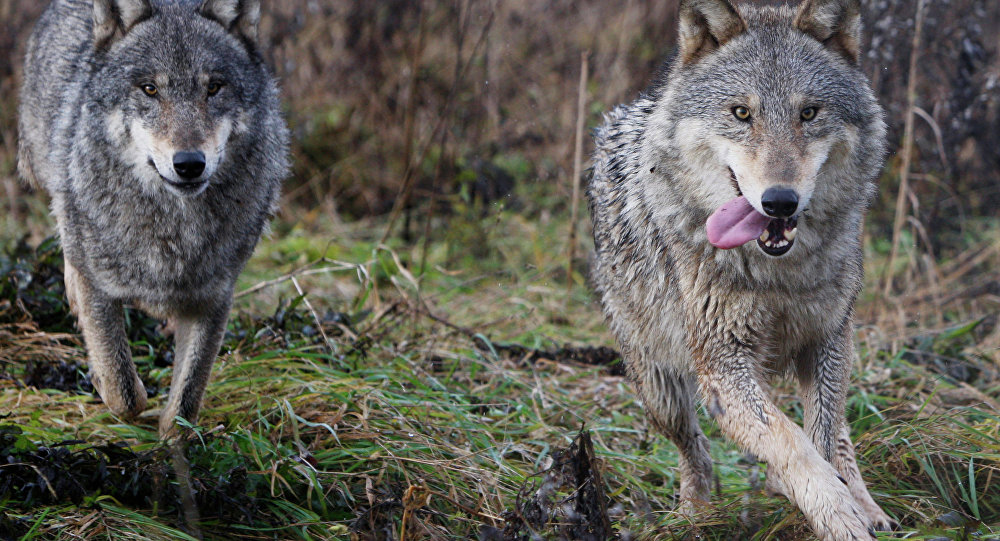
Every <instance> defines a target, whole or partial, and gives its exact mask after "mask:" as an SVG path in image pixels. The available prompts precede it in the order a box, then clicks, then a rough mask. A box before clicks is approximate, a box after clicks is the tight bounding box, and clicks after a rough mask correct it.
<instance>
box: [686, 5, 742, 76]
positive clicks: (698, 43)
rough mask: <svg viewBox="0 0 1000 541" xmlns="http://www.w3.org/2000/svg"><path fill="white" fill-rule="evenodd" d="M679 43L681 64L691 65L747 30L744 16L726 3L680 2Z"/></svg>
mask: <svg viewBox="0 0 1000 541" xmlns="http://www.w3.org/2000/svg"><path fill="white" fill-rule="evenodd" d="M679 15H680V16H679V18H680V29H679V40H678V41H679V43H680V55H681V62H683V63H685V64H690V63H692V62H694V61H695V60H698V59H699V58H701V57H702V56H704V55H706V54H708V53H710V52H712V51H714V50H716V49H718V48H719V47H721V46H722V45H725V43H726V42H727V41H729V40H731V39H733V38H735V37H736V36H738V35H740V34H742V33H743V32H744V31H745V30H746V29H747V24H746V22H745V21H744V20H743V16H742V15H740V12H739V11H737V10H736V8H735V7H733V5H732V4H731V3H730V2H729V0H681V6H680V13H679Z"/></svg>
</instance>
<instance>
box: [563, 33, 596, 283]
mask: <svg viewBox="0 0 1000 541" xmlns="http://www.w3.org/2000/svg"><path fill="white" fill-rule="evenodd" d="M589 54H590V53H589V52H588V51H584V52H582V53H580V88H579V94H578V95H577V102H576V146H575V148H574V151H573V179H572V182H573V196H572V197H571V198H570V218H569V256H568V257H567V262H566V292H567V295H566V297H567V298H569V291H570V290H571V289H572V288H573V260H574V259H576V220H577V213H578V211H579V207H580V175H582V174H583V128H584V125H585V121H586V119H587V113H586V111H584V108H585V107H586V106H587V71H588V68H589V66H588V63H587V57H588V56H589Z"/></svg>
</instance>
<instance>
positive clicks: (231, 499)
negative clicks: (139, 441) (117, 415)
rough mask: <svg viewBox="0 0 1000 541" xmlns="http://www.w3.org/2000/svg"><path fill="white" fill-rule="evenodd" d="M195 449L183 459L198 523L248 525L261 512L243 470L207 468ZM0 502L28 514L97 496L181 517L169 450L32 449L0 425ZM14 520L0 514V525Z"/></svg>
mask: <svg viewBox="0 0 1000 541" xmlns="http://www.w3.org/2000/svg"><path fill="white" fill-rule="evenodd" d="M202 449H203V448H202V447H201V446H192V448H191V449H190V450H189V452H188V453H187V454H188V455H189V456H190V457H192V459H193V460H192V461H193V462H195V464H192V466H191V487H192V491H193V493H194V499H195V503H196V505H197V507H198V508H199V509H200V510H201V511H202V517H204V518H210V519H212V520H219V521H221V522H224V523H228V524H246V525H253V524H255V523H256V522H259V521H255V520H254V517H256V516H257V515H258V514H259V513H258V509H259V505H258V503H257V500H256V498H254V496H253V494H254V490H253V487H252V486H251V485H252V483H251V482H250V479H249V477H248V473H247V468H246V465H245V464H229V463H227V464H225V465H222V466H220V467H219V468H213V467H205V466H204V464H205V462H204V461H203V459H204V457H202V456H201V455H202V454H204V453H203V451H202ZM0 464H3V465H4V467H3V475H0V501H3V502H7V503H6V506H7V508H8V509H9V510H18V509H20V510H25V511H30V510H31V509H32V508H34V507H36V506H39V505H54V504H59V503H72V504H75V505H99V503H98V502H96V501H94V498H96V497H97V496H111V497H113V498H114V499H115V500H116V501H117V502H119V503H121V504H124V505H126V506H130V507H133V508H147V509H149V508H157V509H159V510H160V511H161V512H162V513H165V514H169V513H175V514H176V515H177V516H178V517H179V516H180V514H181V513H182V512H183V510H182V509H180V508H179V505H178V503H179V502H180V501H181V498H180V494H178V488H177V485H176V483H174V482H173V481H174V479H175V473H174V470H173V467H171V460H170V454H169V452H168V450H167V449H165V448H162V447H158V448H155V449H153V450H151V451H144V452H136V451H133V450H132V449H131V448H129V447H128V446H127V445H125V444H123V443H108V444H103V445H95V446H87V445H86V442H83V441H79V440H68V441H62V442H58V443H53V444H49V445H38V444H36V443H34V442H32V441H31V440H30V439H29V438H28V437H27V436H26V435H24V434H23V432H22V430H21V428H20V427H17V426H14V425H0ZM3 524H6V525H8V526H10V527H11V528H15V527H16V525H17V524H18V522H17V521H15V520H14V519H12V518H11V517H9V516H8V515H6V514H3V513H0V525H3Z"/></svg>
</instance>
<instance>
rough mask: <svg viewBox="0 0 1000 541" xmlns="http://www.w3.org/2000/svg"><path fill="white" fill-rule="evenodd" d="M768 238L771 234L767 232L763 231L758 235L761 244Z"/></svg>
mask: <svg viewBox="0 0 1000 541" xmlns="http://www.w3.org/2000/svg"><path fill="white" fill-rule="evenodd" d="M770 236H771V233H769V232H768V230H767V229H765V230H764V232H763V233H761V234H760V241H761V242H767V239H768V237H770Z"/></svg>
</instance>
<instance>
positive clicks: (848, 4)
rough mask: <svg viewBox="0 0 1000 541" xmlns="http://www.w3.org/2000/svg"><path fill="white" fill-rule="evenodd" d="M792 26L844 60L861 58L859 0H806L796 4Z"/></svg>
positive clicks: (854, 61) (855, 60)
mask: <svg viewBox="0 0 1000 541" xmlns="http://www.w3.org/2000/svg"><path fill="white" fill-rule="evenodd" d="M795 27H796V28H798V29H799V30H801V31H803V32H805V33H806V34H809V35H810V36H812V37H814V38H816V39H817V40H819V41H820V43H822V44H823V45H826V46H827V47H828V48H830V49H832V50H834V51H836V52H837V53H839V54H840V55H842V56H843V57H844V58H846V59H847V60H848V61H850V62H852V63H854V64H857V63H858V60H859V59H860V57H861V2H860V0H806V1H805V2H802V5H801V6H799V13H798V15H796V16H795Z"/></svg>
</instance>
